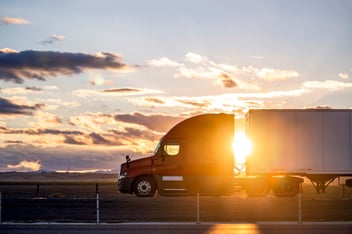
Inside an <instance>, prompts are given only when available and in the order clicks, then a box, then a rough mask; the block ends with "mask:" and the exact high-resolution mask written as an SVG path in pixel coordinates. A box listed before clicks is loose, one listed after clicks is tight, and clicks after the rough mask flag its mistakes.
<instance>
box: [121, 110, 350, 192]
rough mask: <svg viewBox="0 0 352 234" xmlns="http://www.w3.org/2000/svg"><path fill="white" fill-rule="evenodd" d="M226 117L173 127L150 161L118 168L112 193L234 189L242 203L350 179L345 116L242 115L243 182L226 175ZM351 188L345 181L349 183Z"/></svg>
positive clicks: (229, 121)
mask: <svg viewBox="0 0 352 234" xmlns="http://www.w3.org/2000/svg"><path fill="white" fill-rule="evenodd" d="M234 124H235V119H234V115H232V114H204V115H199V116H195V117H192V118H189V119H186V120H184V121H182V122H180V123H179V124H177V125H175V126H174V127H173V128H172V129H171V130H170V131H169V132H168V133H167V134H165V136H164V137H163V138H162V139H161V140H160V142H159V144H158V146H157V148H156V150H155V151H154V154H153V155H152V156H150V157H146V158H142V159H137V160H133V161H130V159H129V157H127V158H126V159H127V161H126V163H123V164H121V168H120V177H119V191H120V192H122V193H135V194H136V195H137V196H152V195H153V194H154V193H155V191H156V190H158V192H159V194H161V195H188V194H195V193H198V192H199V193H200V194H204V195H223V194H230V193H232V192H233V189H234V183H235V181H237V182H240V183H241V184H242V185H243V187H244V189H245V191H246V193H247V194H248V196H265V195H266V194H267V193H269V192H270V191H271V190H272V191H273V193H274V194H275V195H276V196H294V195H296V194H297V193H298V192H299V189H300V183H302V182H303V179H302V177H307V178H308V179H310V180H311V182H312V184H313V185H314V187H315V188H316V189H317V192H324V191H325V188H326V187H327V186H328V185H329V184H330V183H331V182H332V181H333V180H334V179H335V178H337V177H339V176H351V175H352V147H351V145H352V110H330V109H329V110H328V109H323V110H321V109H318V110H249V112H248V113H247V114H246V134H247V137H248V138H249V139H250V140H251V142H252V144H253V150H252V152H251V153H250V154H249V155H248V156H247V161H246V177H244V178H238V177H237V176H236V175H235V174H234V155H233V149H232V143H233V138H234ZM349 182H351V181H349Z"/></svg>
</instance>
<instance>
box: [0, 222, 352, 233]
mask: <svg viewBox="0 0 352 234" xmlns="http://www.w3.org/2000/svg"><path fill="white" fill-rule="evenodd" d="M351 232H352V224H348V223H345V224H344V223H334V224H329V223H315V224H293V223H291V224H280V223H276V224H247V223H246V224H229V223H227V224H216V223H201V224H195V223H124V224H98V225H93V224H90V225H87V224H2V225H0V233H2V234H10V233H16V234H40V233H46V234H62V233H77V234H80V233H82V234H83V233H84V234H90V233H92V234H93V233H94V234H95V233H134V234H135V233H146V234H148V233H153V234H163V233H167V234H172V233H234V234H236V233H241V234H244V233H247V234H265V233H270V234H283V233H295V234H300V233H302V234H308V233H309V234H318V233H319V234H330V233H332V234H336V233H338V234H350V233H351Z"/></svg>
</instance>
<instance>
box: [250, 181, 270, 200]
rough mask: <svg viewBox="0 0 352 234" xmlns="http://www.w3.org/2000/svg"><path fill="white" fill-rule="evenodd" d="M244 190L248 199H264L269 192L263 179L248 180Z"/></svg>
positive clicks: (267, 185) (268, 186) (268, 187)
mask: <svg viewBox="0 0 352 234" xmlns="http://www.w3.org/2000/svg"><path fill="white" fill-rule="evenodd" d="M244 190H245V192H246V194H247V196H248V197H265V196H267V195H268V193H269V192H270V185H269V183H268V181H267V180H265V179H264V178H260V177H259V178H254V179H248V180H247V181H246V184H245V187H244Z"/></svg>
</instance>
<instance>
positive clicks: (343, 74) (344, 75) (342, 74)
mask: <svg viewBox="0 0 352 234" xmlns="http://www.w3.org/2000/svg"><path fill="white" fill-rule="evenodd" d="M339 77H340V78H341V79H343V80H348V78H349V75H348V73H347V72H344V73H339Z"/></svg>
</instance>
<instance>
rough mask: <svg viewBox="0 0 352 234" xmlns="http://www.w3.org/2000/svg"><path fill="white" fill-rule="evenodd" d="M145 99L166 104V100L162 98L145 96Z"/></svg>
mask: <svg viewBox="0 0 352 234" xmlns="http://www.w3.org/2000/svg"><path fill="white" fill-rule="evenodd" d="M144 100H146V101H147V102H153V103H156V104H165V101H164V100H163V99H161V98H156V97H145V98H144Z"/></svg>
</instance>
